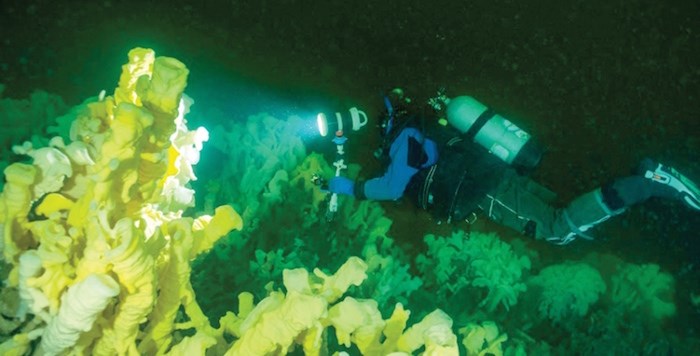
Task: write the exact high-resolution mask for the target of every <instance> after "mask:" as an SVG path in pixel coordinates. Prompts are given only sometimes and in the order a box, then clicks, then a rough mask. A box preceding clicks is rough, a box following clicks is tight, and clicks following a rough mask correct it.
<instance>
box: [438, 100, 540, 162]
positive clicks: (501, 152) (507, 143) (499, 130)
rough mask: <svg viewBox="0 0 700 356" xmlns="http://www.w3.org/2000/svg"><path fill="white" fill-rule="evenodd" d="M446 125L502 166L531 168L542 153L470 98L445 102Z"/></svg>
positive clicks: (520, 132)
mask: <svg viewBox="0 0 700 356" xmlns="http://www.w3.org/2000/svg"><path fill="white" fill-rule="evenodd" d="M445 102H446V104H447V121H448V122H449V123H450V124H451V125H452V126H454V127H455V128H456V129H457V130H459V131H460V132H462V133H463V134H464V135H465V136H466V137H467V138H468V139H470V140H473V141H474V142H476V143H478V144H479V145H481V146H483V147H484V148H486V149H487V150H489V152H490V153H492V154H493V155H495V156H496V157H498V158H500V159H501V160H503V161H504V162H506V163H508V164H511V165H515V166H522V167H525V168H534V167H535V166H537V164H539V162H540V159H541V158H542V149H541V148H540V147H539V146H538V145H537V144H536V143H535V142H534V140H532V139H531V137H530V134H528V133H527V132H525V131H523V130H522V129H520V128H519V127H518V126H517V125H515V124H514V123H512V122H511V121H509V120H508V119H506V118H504V117H503V116H501V115H498V114H496V113H495V112H494V111H493V110H491V109H489V108H488V107H486V105H484V104H482V103H480V102H478V101H477V100H476V99H474V98H472V97H470V96H458V97H456V98H452V99H448V100H445Z"/></svg>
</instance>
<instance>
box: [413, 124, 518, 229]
mask: <svg viewBox="0 0 700 356" xmlns="http://www.w3.org/2000/svg"><path fill="white" fill-rule="evenodd" d="M425 134H426V137H430V138H431V139H432V140H434V141H435V142H436V143H437V147H438V152H439V154H440V159H439V160H438V162H437V164H435V165H433V166H431V167H429V168H426V169H423V170H421V171H420V172H418V173H416V175H414V176H413V178H412V179H411V181H410V182H409V185H408V187H407V188H406V191H405V195H406V196H407V197H409V198H410V199H412V200H413V201H414V202H415V203H416V204H417V205H418V206H419V207H421V208H423V209H426V210H428V211H430V212H431V213H432V214H433V215H434V216H435V217H436V218H439V219H446V220H447V221H460V220H464V219H465V218H467V217H468V216H469V215H470V214H471V213H472V212H474V211H475V210H477V209H478V204H479V203H480V202H481V201H482V200H483V199H484V198H485V197H486V195H487V194H488V193H491V192H492V191H493V190H494V189H495V188H496V187H497V186H498V184H499V183H500V182H501V181H502V179H503V178H504V176H505V172H506V170H508V169H510V166H509V165H508V164H507V163H505V162H503V161H502V160H500V159H498V158H497V157H496V156H494V155H492V154H489V152H488V151H487V150H486V149H485V148H483V147H481V146H479V145H477V144H475V143H474V142H473V141H471V140H464V139H462V138H461V137H460V135H461V133H460V132H459V131H457V130H456V129H454V128H452V127H449V126H441V125H434V126H431V127H430V128H428V129H426V133H425Z"/></svg>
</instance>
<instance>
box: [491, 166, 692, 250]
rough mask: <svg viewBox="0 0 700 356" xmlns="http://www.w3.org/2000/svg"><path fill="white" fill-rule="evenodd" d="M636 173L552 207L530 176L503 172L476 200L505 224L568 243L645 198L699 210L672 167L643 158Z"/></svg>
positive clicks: (688, 187) (689, 184) (688, 185)
mask: <svg viewBox="0 0 700 356" xmlns="http://www.w3.org/2000/svg"><path fill="white" fill-rule="evenodd" d="M638 173H639V174H638V175H633V176H629V177H623V178H618V179H616V180H614V181H613V182H611V183H609V184H606V185H604V186H603V187H600V188H596V189H594V190H593V191H590V192H588V193H585V194H583V195H581V196H579V197H578V198H576V199H574V200H573V201H572V202H571V203H569V204H568V205H567V206H566V207H565V208H563V209H556V208H554V207H553V206H552V205H551V204H550V201H549V200H548V199H546V198H543V194H541V192H540V191H539V190H544V189H545V188H543V187H541V186H540V185H538V184H537V183H535V182H534V181H532V180H530V179H528V178H525V177H520V176H517V175H511V176H508V177H507V178H506V179H504V181H503V182H502V183H501V184H500V185H499V187H498V188H497V189H496V190H495V191H494V192H493V193H492V194H489V195H488V196H487V198H486V199H485V200H484V201H483V202H482V203H481V204H480V205H479V206H480V208H481V209H482V210H483V211H484V212H485V213H486V215H487V216H488V217H489V218H490V219H492V220H494V221H496V222H498V223H500V224H502V225H505V226H508V227H511V228H513V229H516V230H518V231H520V232H523V233H525V234H526V235H534V236H536V237H537V238H538V239H539V238H541V239H546V240H547V241H549V242H552V243H556V244H568V243H570V242H571V241H573V240H575V239H576V237H583V238H587V239H592V237H591V236H589V235H588V234H587V233H586V231H588V230H590V229H591V228H593V227H594V226H596V225H598V224H600V223H602V222H604V221H606V220H608V219H609V218H610V217H612V216H615V215H618V214H620V213H622V212H623V211H624V210H625V209H626V208H627V207H629V206H632V205H635V204H638V203H641V202H643V201H645V200H647V199H649V198H651V197H661V198H671V199H679V200H681V201H683V202H684V203H685V204H687V205H688V206H690V207H691V208H694V209H698V210H700V190H699V189H698V187H697V185H696V184H695V183H693V182H692V181H691V180H690V179H688V178H687V177H686V176H683V175H682V174H680V173H679V172H678V171H676V170H675V169H673V168H671V167H668V166H664V165H661V164H659V163H656V162H653V161H651V160H644V161H642V164H641V165H640V169H639V171H638Z"/></svg>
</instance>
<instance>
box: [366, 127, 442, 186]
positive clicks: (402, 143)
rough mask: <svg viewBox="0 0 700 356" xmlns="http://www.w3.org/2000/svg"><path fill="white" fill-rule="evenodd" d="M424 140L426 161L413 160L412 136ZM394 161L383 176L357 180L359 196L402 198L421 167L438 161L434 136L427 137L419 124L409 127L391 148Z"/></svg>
mask: <svg viewBox="0 0 700 356" xmlns="http://www.w3.org/2000/svg"><path fill="white" fill-rule="evenodd" d="M411 139H413V140H414V141H418V142H421V146H420V149H421V151H423V152H424V154H425V155H424V156H421V157H425V162H421V164H419V165H412V164H411V163H409V161H410V160H409V155H410V152H409V151H410V150H409V146H410V140H411ZM389 157H390V159H391V162H390V163H389V166H388V167H387V170H386V172H385V173H384V175H383V176H381V177H377V178H373V179H369V180H367V181H364V182H362V181H359V182H357V183H356V184H355V196H356V197H358V198H361V199H372V200H396V199H399V198H401V196H402V195H403V193H404V191H405V190H406V186H407V185H408V183H409V181H410V180H411V178H412V177H413V175H415V174H416V173H417V172H418V171H419V170H420V168H424V167H428V166H431V165H433V164H435V162H436V161H437V149H436V147H435V143H434V142H433V141H432V140H428V139H425V138H424V137H423V134H421V132H420V131H418V130H417V129H415V128H406V129H404V130H403V131H401V133H400V134H399V136H398V137H397V138H396V139H395V140H394V142H393V143H392V144H391V147H390V149H389Z"/></svg>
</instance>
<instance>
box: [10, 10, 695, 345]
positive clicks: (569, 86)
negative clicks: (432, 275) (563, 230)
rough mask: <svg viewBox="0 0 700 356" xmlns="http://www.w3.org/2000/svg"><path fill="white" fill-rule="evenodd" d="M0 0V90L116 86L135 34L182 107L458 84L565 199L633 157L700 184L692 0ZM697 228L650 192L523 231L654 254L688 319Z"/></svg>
mask: <svg viewBox="0 0 700 356" xmlns="http://www.w3.org/2000/svg"><path fill="white" fill-rule="evenodd" d="M0 4H2V6H1V12H0V83H3V84H5V85H6V89H5V92H4V93H3V96H5V97H12V98H25V97H27V96H28V95H29V93H31V92H32V91H33V90H36V89H43V90H47V91H49V92H53V93H57V94H59V95H61V96H62V97H63V98H64V100H65V101H66V102H67V103H68V104H70V105H74V104H78V103H79V102H81V101H82V100H83V99H85V98H87V97H89V96H93V95H97V93H99V91H100V90H101V89H107V90H108V91H109V90H111V89H112V88H114V87H115V86H116V83H117V80H118V77H119V73H120V70H121V69H120V66H121V64H123V63H125V62H126V59H127V57H126V55H127V53H128V50H129V49H131V48H133V47H136V46H143V47H150V48H153V49H155V50H156V53H157V54H158V55H165V56H171V57H175V58H178V59H180V60H181V61H183V62H184V63H185V64H186V65H187V66H188V67H189V68H190V70H191V73H190V81H189V87H188V90H187V92H188V94H189V95H190V96H192V97H193V98H195V100H196V101H197V104H196V105H195V107H194V110H197V109H198V108H200V109H201V108H207V107H209V108H211V107H216V108H217V109H219V110H221V111H223V112H225V113H226V114H227V115H228V116H229V117H231V118H232V119H244V118H245V117H246V116H247V115H248V114H251V113H254V112H258V111H270V112H274V113H276V114H279V115H284V114H299V113H301V112H307V111H311V110H315V109H317V108H333V110H336V109H337V110H344V109H345V108H347V107H348V106H350V105H358V106H360V107H362V108H364V109H365V110H366V111H367V112H369V113H371V112H375V111H377V110H379V109H380V106H381V105H382V103H381V100H380V96H379V94H380V93H381V92H382V91H383V90H386V89H388V88H391V87H393V86H402V87H404V88H405V89H406V92H407V94H409V95H412V96H414V97H416V98H426V97H429V96H431V95H432V94H434V93H435V91H436V89H437V88H439V87H442V86H444V87H445V88H446V89H447V91H448V94H452V95H459V94H469V95H472V96H474V97H476V98H478V99H479V100H480V101H482V102H484V103H485V104H487V105H490V106H492V107H493V108H495V109H496V110H497V111H499V112H500V113H501V114H503V115H504V116H506V117H509V118H511V119H512V120H513V121H515V122H516V123H518V124H519V125H520V126H521V127H523V128H524V129H526V130H527V131H528V132H530V133H532V134H533V135H534V136H535V137H536V138H537V139H538V140H539V141H540V142H543V143H544V144H545V146H546V147H547V150H548V151H547V154H546V156H545V158H544V161H543V163H542V164H541V166H540V167H539V168H538V170H536V171H535V172H534V173H533V175H534V176H535V178H536V179H537V180H538V181H540V182H541V183H543V184H544V185H546V186H548V187H550V188H552V189H553V190H555V191H556V192H558V193H559V195H560V200H561V201H560V202H562V203H564V202H566V201H568V200H569V199H571V198H573V197H575V196H577V195H579V194H581V193H584V192H587V191H589V190H591V189H594V188H595V187H597V186H599V185H600V184H602V183H604V182H606V181H607V180H609V179H611V178H612V177H615V176H618V175H624V174H627V173H628V172H629V171H630V170H631V169H632V168H633V167H634V166H635V164H636V163H637V162H639V160H640V159H641V158H643V157H646V156H650V157H653V158H655V159H658V160H660V161H662V162H664V163H667V164H669V165H672V166H674V167H677V168H678V169H679V170H680V171H682V172H684V173H686V174H687V175H688V176H690V177H693V178H695V179H696V181H698V180H700V164H699V163H698V161H699V160H698V156H699V155H698V152H700V103H699V101H698V100H699V98H698V96H699V95H700V2H698V1H695V0H686V1H674V2H670V1H667V2H663V1H652V0H624V1H623V0H612V1H603V0H593V1H583V0H580V1H554V0H544V1H543V0H539V1H451V2H450V1H437V0H436V1H430V2H429V1H422V2H417V1H396V0H385V1H366V2H358V1H340V0H325V1H304V0H277V1H269V0H258V1H251V0H246V1H206V0H205V1H200V2H197V3H194V2H193V3H187V2H184V1H167V2H166V1H161V2H158V1H116V0H114V1H89V2H87V1H44V0H39V1H26V0H23V1H18V0H1V2H0ZM280 117H281V116H280ZM12 124H13V123H11V122H9V123H2V125H12ZM375 138H376V137H374V132H372V133H368V134H367V135H364V136H358V137H357V138H353V139H352V141H350V143H349V144H348V146H349V149H350V151H351V153H352V156H351V157H353V158H354V159H355V160H356V161H358V162H359V163H362V164H363V166H364V167H365V169H366V170H368V171H371V170H372V169H376V163H374V162H372V161H370V160H367V159H363V158H362V157H367V156H370V153H371V152H372V150H373V149H374V148H375V147H374V143H372V142H373V140H374V139H375ZM21 139H22V138H17V140H21ZM309 147H311V148H313V149H323V147H324V146H323V145H321V144H318V143H309ZM325 148H329V147H325ZM386 207H387V209H388V213H389V215H391V217H392V219H394V221H395V223H394V228H393V229H394V232H393V233H394V235H393V236H394V237H395V238H396V239H397V240H400V242H401V243H403V244H404V245H405V246H407V247H408V248H421V246H422V242H421V241H422V234H423V233H424V232H425V231H428V230H431V229H433V228H434V227H435V225H434V224H435V222H434V221H432V220H430V218H429V217H427V216H426V215H425V214H422V213H420V212H417V211H415V210H414V209H412V208H411V207H410V206H408V205H407V204H406V203H397V204H386ZM416 217H418V218H416ZM480 224H484V223H483V222H480ZM486 225H488V224H486ZM491 228H496V227H491ZM441 229H444V227H441ZM699 230H700V214H699V213H697V212H695V211H692V210H690V209H688V208H686V207H685V206H683V205H682V204H679V203H678V202H662V201H657V200H651V201H649V202H647V203H645V204H643V205H642V206H639V207H635V208H634V209H632V210H631V211H629V212H627V213H625V214H624V215H623V216H622V217H620V218H618V219H615V220H614V221H611V222H609V223H607V224H606V226H605V229H604V230H603V231H601V232H600V233H599V236H600V237H601V239H600V240H598V241H595V242H593V243H589V242H577V243H575V244H574V245H572V246H569V247H567V248H558V247H551V246H547V245H544V244H540V243H539V242H533V244H534V245H536V248H537V249H538V250H540V251H541V252H542V253H543V254H544V255H546V256H548V257H549V258H551V259H553V260H563V259H572V258H577V257H581V256H583V255H584V254H585V253H588V252H592V251H596V252H611V253H614V254H616V255H618V256H621V257H623V258H624V259H625V260H627V261H629V262H633V263H658V264H660V265H661V266H662V268H663V269H664V270H666V271H670V272H671V273H672V274H674V276H675V277H676V279H677V281H678V285H677V296H676V299H677V300H676V302H677V305H678V307H679V312H680V315H681V317H680V318H677V319H678V324H679V325H678V326H679V327H681V328H686V332H687V331H690V332H693V330H694V329H692V330H688V329H687V328H692V325H693V324H695V325H698V323H697V322H698V320H697V319H699V318H698V315H699V314H698V310H697V309H694V308H693V307H692V306H691V305H690V302H689V300H688V296H689V293H690V292H695V293H698V292H700V289H699V288H698V282H697V281H698V278H700V273H699V272H698V268H697V263H698V253H699V252H700V240H699V239H700V236H699V235H700V233H698V231H699ZM502 233H503V234H504V235H508V234H511V235H513V232H502Z"/></svg>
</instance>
